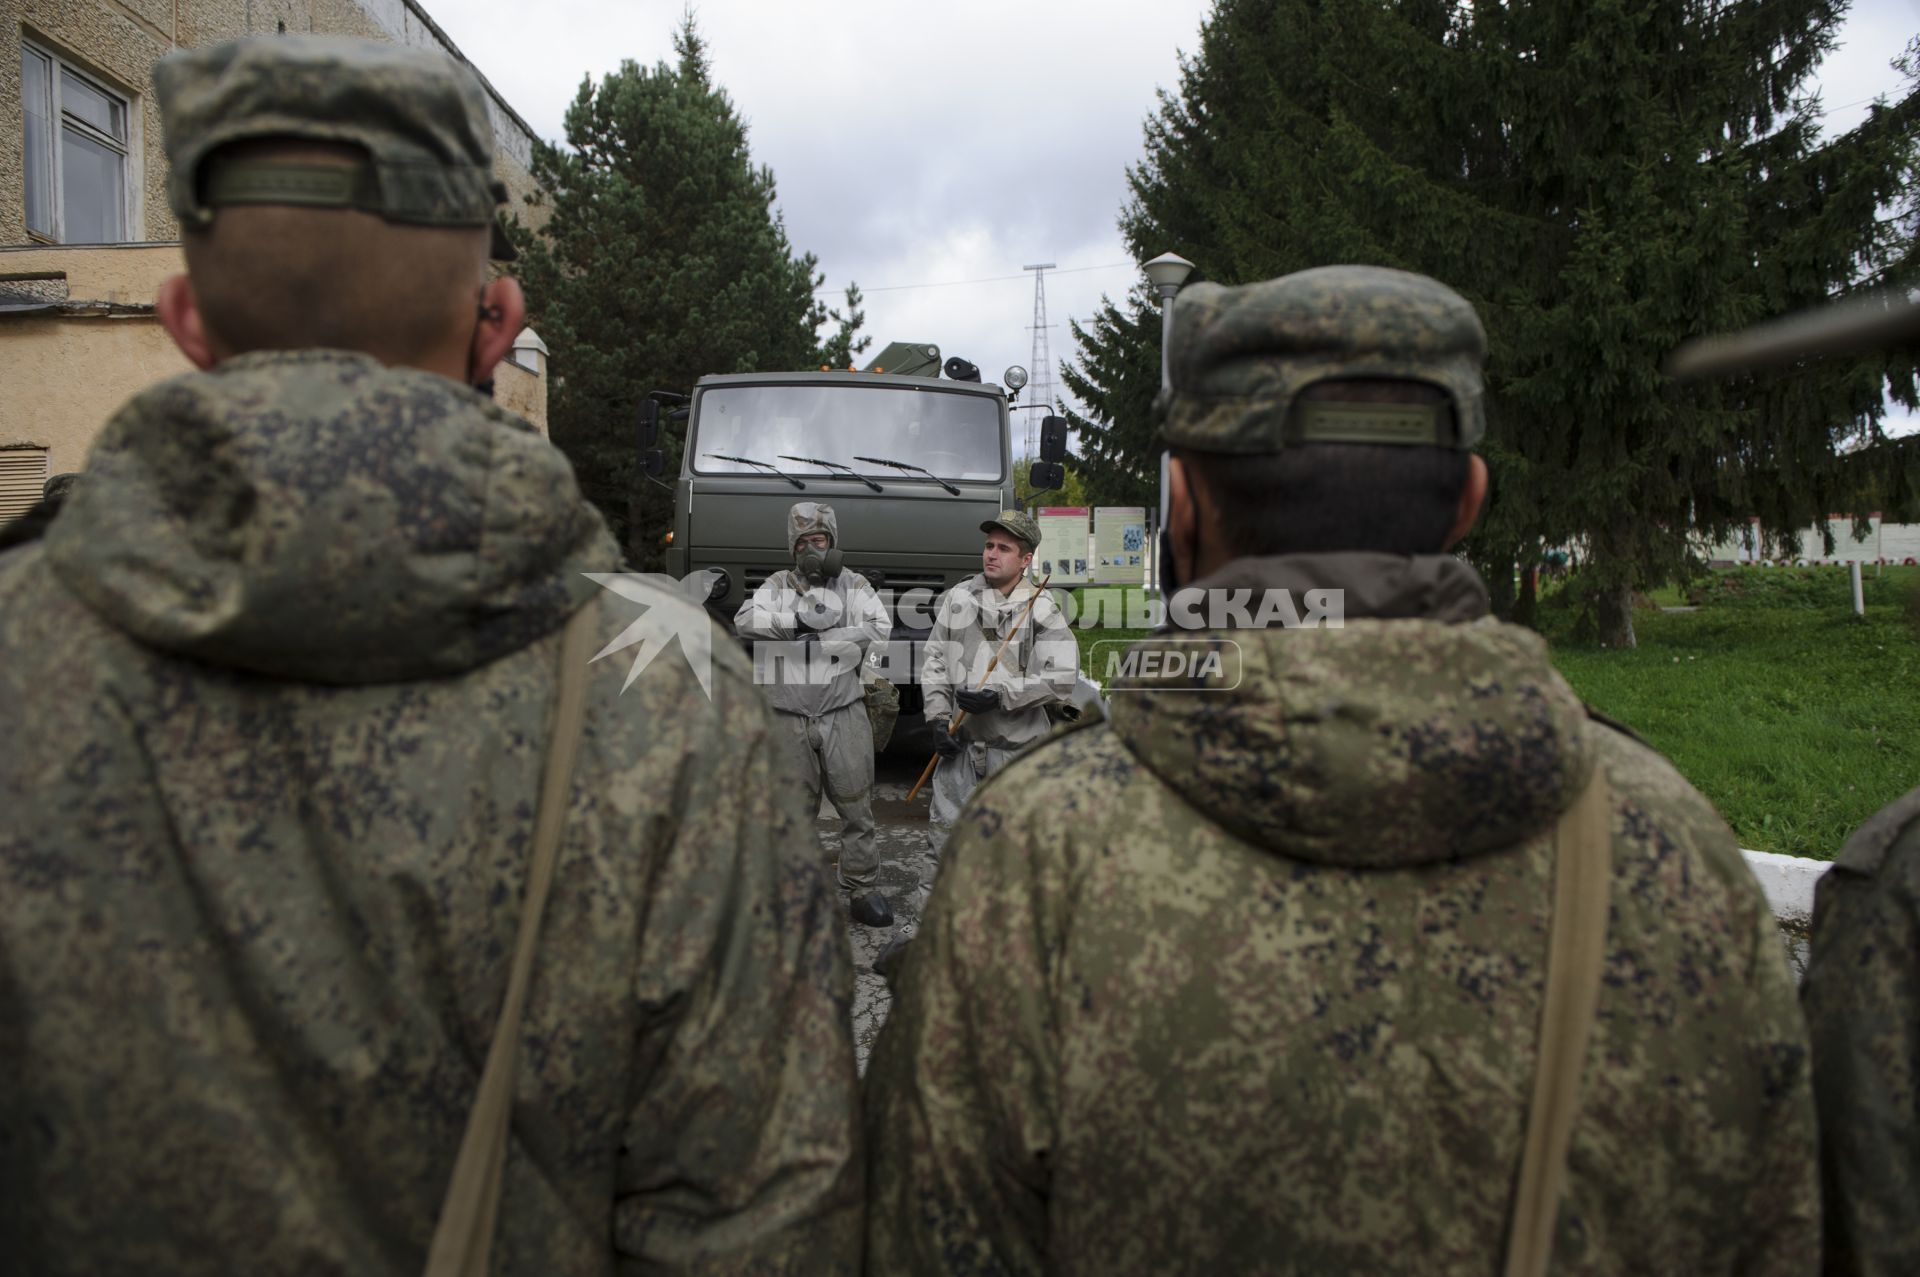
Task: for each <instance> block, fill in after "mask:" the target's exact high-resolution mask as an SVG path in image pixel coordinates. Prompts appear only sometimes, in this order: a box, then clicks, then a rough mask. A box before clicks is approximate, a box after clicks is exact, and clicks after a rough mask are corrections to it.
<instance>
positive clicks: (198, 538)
mask: <svg viewBox="0 0 1920 1277" xmlns="http://www.w3.org/2000/svg"><path fill="white" fill-rule="evenodd" d="M46 550H47V554H48V557H49V560H50V561H51V563H52V566H53V568H54V570H55V572H56V573H57V574H58V575H59V577H60V579H61V581H62V582H63V583H64V584H65V585H66V586H67V587H68V588H69V589H71V590H72V591H73V592H74V593H75V594H77V595H78V596H79V597H80V598H81V599H82V600H83V601H84V602H85V603H86V604H87V605H88V606H89V607H91V608H92V609H93V610H94V611H95V612H96V613H98V614H99V615H100V616H101V617H103V618H104V619H105V620H107V621H108V622H109V623H111V624H112V625H114V626H116V627H118V628H119V629H121V630H123V631H125V632H126V633H127V634H129V635H131V636H132V637H133V638H135V639H138V640H139V641H141V642H143V643H146V644H149V645H150V646H153V647H157V648H161V649H163V650H166V651H169V652H173V653H176V654H178V655H181V656H187V657H191V658H194V659H197V660H200V661H204V662H206V663H208V664H213V665H223V666H230V667H234V668H237V669H244V670H249V671H253V672H256V673H261V674H267V675H272V676H275V677H279V678H292V679H302V680H308V681H314V682H324V683H379V682H389V681H395V680H402V679H415V678H422V677H430V676H434V675H444V674H454V673H459V672H461V671H464V670H467V669H471V668H473V667H475V666H478V665H481V664H484V663H486V662H488V661H492V660H494V659H496V658H498V657H500V656H504V655H506V654H507V653H509V652H512V651H516V650H518V649H519V648H521V647H524V646H526V645H527V644H529V643H531V642H533V641H534V640H536V639H538V638H540V637H541V636H542V635H545V634H547V633H550V632H552V631H553V630H555V629H558V628H559V626H560V625H561V623H562V622H563V621H565V619H566V618H567V616H568V615H570V614H571V613H572V611H573V610H574V608H575V607H576V606H577V605H578V604H579V602H580V601H581V600H582V599H583V598H585V597H586V596H587V595H588V594H590V593H592V592H593V591H594V590H595V589H597V588H598V587H596V586H595V585H594V584H593V582H591V581H590V580H588V579H587V578H586V577H585V576H583V575H582V573H583V572H586V571H617V570H618V567H619V553H618V551H617V549H616V548H615V546H614V544H613V541H612V538H611V537H610V536H609V535H608V534H607V530H606V526H605V524H604V523H603V522H602V521H601V519H600V516H599V514H598V513H597V512H596V511H595V510H594V509H593V507H592V506H590V505H588V504H587V503H586V501H585V500H584V499H583V498H582V497H581V495H580V490H579V487H578V486H577V485H576V484H575V482H574V478H573V471H572V468H571V467H570V466H569V465H568V464H567V460H566V458H565V457H564V456H562V455H561V453H560V452H559V450H558V449H556V448H554V447H553V446H552V445H551V444H549V443H548V442H547V441H546V440H545V439H543V438H541V437H540V435H539V434H538V433H536V432H535V431H534V430H533V429H532V428H531V427H529V426H528V425H527V423H526V422H524V421H522V420H521V419H520V418H518V417H516V416H514V415H513V414H512V413H510V412H508V411H506V410H505V409H503V408H500V407H498V406H497V405H495V404H494V403H493V402H492V401H491V400H488V399H486V398H485V397H483V396H481V395H479V394H477V393H475V392H474V391H473V390H471V389H469V388H468V387H466V386H462V385H459V384H457V383H455V382H452V381H449V380H447V379H446V378H444V377H440V376H436V375H434V374H432V373H428V372H421V371H418V370H415V369H403V368H387V367H384V366H382V365H381V364H380V363H379V362H378V361H377V360H374V359H372V358H370V357H367V356H364V355H358V354H351V353H348V352H343V351H301V352H269V353H259V354H253V355H246V356H242V357H240V358H237V359H233V360H229V361H227V362H226V363H223V364H221V365H219V366H218V367H217V368H215V369H214V370H212V371H210V372H203V373H191V374H188V375H186V376H183V377H177V378H174V379H173V380H171V381H166V382H162V383H160V384H159V385H157V386H153V387H151V388H149V389H148V390H146V391H143V392H142V393H141V394H139V395H137V396H135V397H134V398H133V399H132V400H130V401H129V402H128V403H127V404H126V406H125V407H123V408H122V409H121V410H120V411H119V412H118V413H117V414H116V415H115V416H114V418H113V420H112V421H111V422H109V423H108V425H107V427H106V429H105V431H104V432H103V433H102V434H101V437H100V440H99V442H98V443H97V444H96V445H95V446H94V450H93V454H92V456H91V458H90V459H89V461H88V465H87V477H86V482H85V483H82V484H78V485H76V487H75V489H74V492H73V496H72V498H71V499H70V500H69V502H68V503H67V505H66V507H65V509H64V510H63V511H62V513H61V516H60V518H59V519H57V520H55V521H54V524H53V526H52V527H51V528H50V529H49V531H48V533H47V538H46Z"/></svg>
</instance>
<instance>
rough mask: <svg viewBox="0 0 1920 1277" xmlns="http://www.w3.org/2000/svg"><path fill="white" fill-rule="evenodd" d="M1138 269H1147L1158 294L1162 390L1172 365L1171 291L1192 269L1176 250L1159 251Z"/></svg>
mask: <svg viewBox="0 0 1920 1277" xmlns="http://www.w3.org/2000/svg"><path fill="white" fill-rule="evenodd" d="M1140 269H1141V270H1144V271H1145V272H1146V273H1147V282H1148V283H1150V284H1152V285H1153V290H1154V291H1155V292H1157V293H1159V294H1160V389H1162V390H1166V389H1167V388H1168V387H1170V386H1171V385H1172V384H1173V369H1172V365H1171V364H1170V363H1169V362H1168V354H1169V352H1170V348H1171V346H1172V344H1173V342H1172V339H1173V295H1174V294H1175V293H1177V292H1179V291H1180V285H1182V284H1184V283H1186V282H1187V276H1189V275H1191V274H1192V273H1193V263H1192V262H1190V261H1188V260H1187V259H1186V258H1184V257H1182V256H1180V254H1178V253H1162V254H1160V256H1158V257H1156V258H1154V259H1153V260H1152V261H1150V262H1146V263H1143V264H1142V265H1141V267H1140Z"/></svg>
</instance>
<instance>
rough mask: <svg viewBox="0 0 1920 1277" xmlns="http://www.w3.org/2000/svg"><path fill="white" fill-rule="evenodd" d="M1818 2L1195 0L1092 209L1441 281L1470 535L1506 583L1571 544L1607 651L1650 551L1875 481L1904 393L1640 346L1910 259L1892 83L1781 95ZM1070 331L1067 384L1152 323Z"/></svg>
mask: <svg viewBox="0 0 1920 1277" xmlns="http://www.w3.org/2000/svg"><path fill="white" fill-rule="evenodd" d="M1841 11H1842V6H1839V5H1836V4H1834V3H1832V2H1831V0H1771V2H1770V3H1768V4H1763V5H1737V6H1729V5H1726V4H1723V3H1719V2H1718V0H1609V3H1605V4H1564V3H1559V2H1558V0H1508V2H1506V3H1497V2H1496V0H1478V2H1476V3H1471V4H1467V5H1452V4H1448V3H1441V2H1440V0H1397V2H1392V0H1389V2H1387V3H1381V2H1380V0H1222V2H1221V3H1220V4H1219V6H1218V7H1217V8H1216V9H1215V11H1214V13H1213V15H1212V17H1211V18H1210V19H1209V20H1208V22H1207V24H1206V26H1205V28H1204V29H1203V31H1202V37H1201V45H1200V50H1199V52H1198V53H1197V54H1196V55H1195V56H1194V57H1192V58H1191V59H1188V60H1187V61H1186V62H1185V63H1184V64H1183V67H1182V74H1181V82H1180V86H1179V91H1178V93H1177V94H1163V96H1162V100H1161V105H1160V108H1159V110H1158V112H1157V113H1156V114H1155V115H1154V116H1153V117H1152V118H1150V119H1149V120H1148V122H1147V125H1146V155H1145V157H1144V158H1143V160H1142V162H1141V163H1140V164H1139V165H1138V166H1136V167H1135V168H1134V169H1132V170H1130V172H1129V174H1128V178H1129V184H1130V188H1131V191H1132V198H1131V200H1130V202H1129V204H1128V206H1127V208H1126V209H1125V210H1124V212H1123V214H1122V218H1121V227H1122V230H1123V233H1124V234H1125V236H1126V238H1127V241H1128V244H1129V246H1130V247H1131V248H1132V249H1133V250H1134V252H1135V253H1136V254H1137V255H1139V256H1142V257H1145V256H1149V255H1152V254H1154V253H1158V252H1162V251H1164V250H1166V249H1169V248H1171V249H1174V250H1176V251H1178V252H1180V253H1182V254H1184V255H1185V256H1187V257H1189V258H1192V259H1193V260H1194V261H1195V262H1196V263H1197V264H1198V271H1197V272H1196V278H1211V279H1216V280H1221V281H1223V282H1228V283H1241V282H1247V281H1250V280H1257V279H1263V278H1269V277H1272V276H1275V275H1280V274H1285V273H1288V272H1291V271H1295V270H1300V269H1304V268H1306V267H1309V266H1315V265H1323V264H1329V263H1336V262H1367V263H1371V264H1377V265H1383V266H1394V267H1400V268H1402V269H1407V270H1414V271H1420V272H1422V273H1425V274H1429V275H1432V276H1435V277H1436V278H1438V279H1441V280H1443V281H1444V282H1446V283H1448V284H1450V285H1452V286H1453V287H1455V288H1457V289H1458V290H1460V291H1461V292H1462V293H1463V294H1465V295H1466V296H1467V297H1468V299H1469V300H1470V301H1472V302H1473V303H1474V304H1475V306H1476V307H1477V308H1478V309H1479V311H1480V314H1481V316H1482V318H1483V319H1484V320H1485V321H1486V324H1487V328H1488V334H1489V343H1490V360H1489V368H1488V388H1489V416H1490V435H1489V439H1488V441H1487V444H1486V449H1485V450H1486V453H1487V455H1488V459H1489V462H1490V464H1491V466H1492V469H1493V472H1494V477H1495V490H1494V496H1493V500H1492V502H1491V505H1490V508H1489V510H1488V513H1487V517H1486V519H1485V521H1484V523H1483V527H1482V529H1481V531H1480V532H1478V533H1477V534H1476V536H1475V538H1474V545H1475V548H1476V550H1477V552H1478V557H1479V558H1480V560H1481V561H1482V563H1483V564H1485V565H1488V566H1490V567H1492V566H1494V565H1499V564H1504V565H1505V567H1506V571H1507V573H1508V575H1509V579H1510V573H1511V565H1512V563H1513V561H1514V559H1515V557H1516V556H1526V555H1530V554H1531V553H1532V552H1533V549H1534V548H1535V547H1538V546H1539V545H1541V544H1543V543H1544V544H1558V543H1563V542H1573V543H1575V544H1577V545H1579V546H1580V547H1582V548H1583V549H1584V550H1585V551H1586V552H1587V555H1588V567H1587V570H1586V572H1585V576H1586V581H1585V582H1584V586H1585V594H1586V597H1587V598H1588V599H1589V600H1590V601H1591V602H1592V604H1593V605H1594V610H1595V613H1596V619H1597V622H1598V627H1599V631H1600V637H1601V640H1602V641H1603V642H1606V643H1609V644H1614V645H1628V644H1631V642H1632V624H1631V610H1630V607H1629V606H1628V603H1629V600H1630V597H1631V590H1632V588H1633V587H1634V586H1635V585H1643V584H1648V583H1651V582H1653V581H1656V580H1659V579H1663V578H1665V577H1667V576H1670V575H1672V574H1673V573H1675V572H1677V571H1679V570H1681V569H1682V568H1683V566H1684V564H1685V562H1686V559H1687V555H1688V550H1689V538H1690V535H1698V536H1704V537H1707V538H1715V537H1717V536H1718V534H1720V533H1721V532H1722V531H1724V530H1725V529H1726V528H1728V527H1730V526H1732V525H1733V524H1734V523H1735V522H1737V521H1741V520H1744V519H1745V518H1746V517H1747V516H1748V515H1758V516H1760V518H1761V519H1762V521H1763V526H1764V527H1765V528H1766V529H1767V530H1768V531H1769V533H1770V534H1772V535H1774V536H1781V535H1789V536H1790V535H1791V532H1792V530H1793V529H1795V528H1798V527H1802V526H1805V525H1806V524H1807V523H1808V522H1811V521H1812V520H1813V519H1814V518H1815V517H1816V516H1819V515H1824V514H1826V513H1827V512H1828V511H1830V510H1840V509H1846V508H1849V507H1852V506H1854V505H1856V504H1857V503H1859V502H1861V501H1871V500H1872V497H1871V496H1870V495H1868V494H1869V493H1870V492H1872V491H1878V490H1885V489H1886V488H1887V486H1888V485H1897V484H1898V478H1897V476H1896V475H1895V473H1894V470H1895V464H1894V461H1893V457H1894V454H1895V450H1894V449H1891V448H1888V447H1886V446H1884V442H1883V441H1882V440H1881V439H1880V437H1879V430H1878V419H1879V415H1880V412H1881V408H1882V393H1883V390H1885V389H1887V388H1889V387H1890V388H1891V390H1892V393H1893V394H1894V396H1895V397H1896V398H1897V399H1899V400H1900V401H1901V402H1905V403H1909V404H1910V403H1912V402H1913V401H1914V399H1915V397H1916V393H1917V392H1920V385H1916V382H1915V376H1914V367H1913V362H1912V360H1911V359H1910V358H1907V357H1878V358H1874V359H1865V360H1854V361H1838V362H1834V363H1832V364H1825V365H1819V366H1815V367H1809V368H1803V369H1795V370H1790V371H1788V372H1782V373H1774V374H1767V375H1763V376H1756V377H1751V378H1746V379H1743V380H1741V381H1739V382H1736V383H1729V384H1724V385H1706V386H1692V387H1681V386H1676V385H1674V384H1672V383H1671V382H1669V381H1668V380H1667V379H1665V378H1664V377H1663V376H1662V375H1661V374H1660V371H1659V369H1660V364H1661V361H1662V358H1663V357H1664V355H1665V354H1666V352H1668V351H1669V350H1671V349H1672V348H1673V347H1674V346H1675V345H1676V344H1678V342H1679V341H1680V340H1681V339H1683V338H1685V337H1687V336H1690V335H1693V334H1696V333H1701V332H1708V331H1717V330H1723V329H1727V328H1732V327H1738V326H1740V325H1743V324H1745V323H1748V322H1751V321H1752V320H1754V319H1758V318H1761V317H1764V316H1766V315H1771V314H1776V313H1782V312H1786V311H1791V310H1795V309H1798V308H1800V307H1804V306H1807V305H1810V304H1815V303H1818V302H1821V301H1824V300H1826V299H1828V298H1830V297H1832V296H1834V295H1837V294H1840V293H1843V292H1846V291H1849V290H1853V289H1858V288H1862V287H1867V286H1870V285H1876V284H1880V283H1899V282H1906V281H1909V280H1911V279H1913V278H1914V275H1915V263H1914V261H1913V256H1912V247H1911V246H1912V227H1911V224H1910V223H1908V222H1903V221H1902V220H1901V219H1900V218H1898V217H1889V216H1888V215H1887V214H1888V210H1890V209H1900V208H1903V207H1906V206H1907V201H1909V200H1910V198H1911V195H1912V191H1913V189H1914V187H1913V183H1914V173H1913V163H1914V156H1915V124H1916V121H1920V95H1915V94H1912V93H1909V94H1908V95H1907V96H1906V97H1905V98H1903V99H1902V100H1901V101H1900V102H1898V103H1897V104H1894V105H1891V106H1879V107H1876V108H1875V109H1874V110H1873V112H1872V113H1871V114H1870V116H1869V118H1868V119H1867V120H1866V122H1864V123H1863V124H1862V125H1861V126H1860V127H1858V128H1857V129H1855V130H1853V131H1852V132H1850V133H1848V134H1846V135H1844V136H1841V137H1837V138H1834V139H1831V140H1828V141H1824V142H1823V141H1822V140H1821V139H1820V138H1819V136H1818V106H1817V103H1816V102H1815V101H1813V100H1812V99H1811V98H1809V97H1808V96H1807V95H1806V92H1805V85H1806V82H1807V78H1808V76H1809V75H1810V74H1811V73H1812V71H1813V70H1814V68H1815V67H1816V66H1817V64H1818V61H1819V58H1820V56H1821V55H1822V54H1823V53H1824V52H1825V51H1826V50H1827V49H1828V48H1829V47H1830V46H1831V44H1832V40H1833V35H1834V31H1835V29H1836V28H1837V24H1838V22H1839V19H1840V16H1841ZM1095 333H1096V334H1097V335H1099V336H1101V337H1102V338H1104V340H1103V341H1093V342H1085V341H1083V343H1082V347H1081V357H1082V361H1083V364H1084V365H1085V371H1086V373H1087V377H1086V380H1087V381H1088V382H1090V383H1092V389H1093V390H1094V391H1095V395H1094V397H1090V398H1088V400H1087V402H1088V403H1089V404H1097V403H1102V402H1106V401H1109V400H1113V399H1114V398H1115V397H1116V396H1118V395H1119V394H1120V392H1121V388H1122V385H1123V382H1124V378H1123V377H1122V378H1116V376H1115V375H1114V374H1113V373H1112V372H1110V371H1105V370H1109V369H1112V368H1115V367H1122V368H1124V367H1129V366H1135V367H1137V366H1139V365H1140V364H1141V362H1142V359H1141V357H1140V356H1139V355H1137V354H1136V355H1135V356H1134V357H1133V358H1132V359H1131V361H1129V359H1128V355H1127V352H1126V350H1125V349H1124V347H1125V346H1126V345H1127V344H1128V342H1129V341H1132V342H1149V343H1152V344H1155V345H1157V337H1158V334H1157V332H1154V331H1152V330H1151V329H1149V328H1147V327H1146V326H1144V325H1139V324H1136V325H1135V327H1134V331H1133V333H1132V334H1130V335H1127V336H1123V335H1122V334H1120V332H1119V330H1118V329H1116V328H1115V327H1114V326H1113V325H1112V324H1111V323H1109V324H1107V325H1106V326H1105V328H1104V329H1102V326H1101V325H1100V323H1099V322H1098V321H1096V324H1095ZM1102 396H1104V397H1105V399H1103V398H1102ZM1135 397H1137V392H1136V394H1135ZM1090 424H1092V426H1093V428H1094V429H1095V430H1098V429H1099V426H1100V423H1099V422H1094V423H1090ZM1087 446H1088V448H1089V450H1090V451H1091V450H1092V449H1093V447H1094V445H1093V444H1091V443H1089V444H1087ZM1848 449H1850V450H1851V452H1850V455H1849V453H1848V451H1846V450H1848ZM1492 575H1494V576H1495V577H1496V584H1498V578H1499V575H1500V574H1499V572H1498V570H1495V571H1494V572H1493V573H1492Z"/></svg>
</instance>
